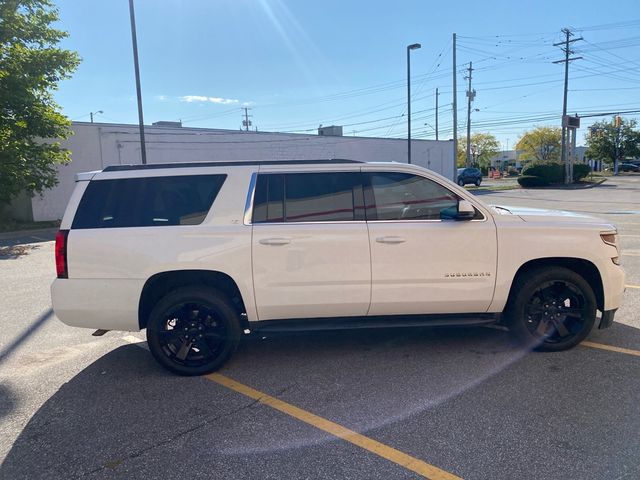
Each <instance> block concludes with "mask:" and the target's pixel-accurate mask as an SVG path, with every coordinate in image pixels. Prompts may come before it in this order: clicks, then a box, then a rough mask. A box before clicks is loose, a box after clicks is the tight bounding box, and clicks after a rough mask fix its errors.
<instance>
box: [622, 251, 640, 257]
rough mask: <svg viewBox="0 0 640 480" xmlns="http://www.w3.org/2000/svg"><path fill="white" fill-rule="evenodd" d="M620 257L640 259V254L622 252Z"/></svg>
mask: <svg viewBox="0 0 640 480" xmlns="http://www.w3.org/2000/svg"><path fill="white" fill-rule="evenodd" d="M620 255H622V256H623V257H640V253H624V252H622V253H621V254H620Z"/></svg>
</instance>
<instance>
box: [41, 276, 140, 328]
mask: <svg viewBox="0 0 640 480" xmlns="http://www.w3.org/2000/svg"><path fill="white" fill-rule="evenodd" d="M143 286H144V281H143V280H131V279H106V280H103V279H99V280H98V279H72V278H58V279H56V280H54V282H53V284H52V285H51V303H52V304H53V311H54V312H55V314H56V316H57V317H58V318H59V319H60V320H61V321H62V322H63V323H65V324H67V325H69V326H72V327H83V328H91V329H93V330H97V329H104V330H122V331H138V330H140V327H139V324H138V304H139V302H140V294H141V292H142V287H143Z"/></svg>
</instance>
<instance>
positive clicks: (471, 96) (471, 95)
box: [465, 62, 476, 167]
mask: <svg viewBox="0 0 640 480" xmlns="http://www.w3.org/2000/svg"><path fill="white" fill-rule="evenodd" d="M467 72H469V76H467V77H465V79H468V80H469V89H468V90H467V167H470V166H471V102H473V99H474V98H475V97H476V91H475V90H471V73H472V72H473V65H472V63H471V62H469V68H468V69H467Z"/></svg>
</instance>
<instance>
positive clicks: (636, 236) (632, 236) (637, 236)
mask: <svg viewBox="0 0 640 480" xmlns="http://www.w3.org/2000/svg"><path fill="white" fill-rule="evenodd" d="M618 236H619V237H628V238H640V235H629V234H626V235H621V234H618Z"/></svg>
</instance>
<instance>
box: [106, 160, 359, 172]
mask: <svg viewBox="0 0 640 480" xmlns="http://www.w3.org/2000/svg"><path fill="white" fill-rule="evenodd" d="M340 163H365V162H363V161H361V160H347V159H344V158H332V159H323V160H255V161H237V162H182V163H181V162H176V163H152V164H147V165H111V166H109V167H105V168H104V169H103V170H102V171H103V172H122V171H127V170H155V169H159V168H194V167H195V168H197V167H232V166H242V165H314V164H340Z"/></svg>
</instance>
